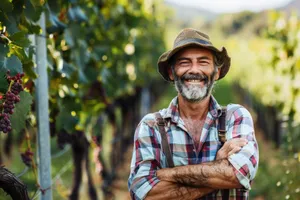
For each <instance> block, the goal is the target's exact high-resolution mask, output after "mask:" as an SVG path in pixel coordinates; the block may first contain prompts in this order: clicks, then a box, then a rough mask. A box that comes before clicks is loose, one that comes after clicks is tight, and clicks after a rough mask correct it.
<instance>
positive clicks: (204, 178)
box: [173, 160, 232, 187]
mask: <svg viewBox="0 0 300 200" xmlns="http://www.w3.org/2000/svg"><path fill="white" fill-rule="evenodd" d="M205 165H206V166H207V165H208V166H210V170H209V171H208V170H207V167H206V166H202V167H199V165H198V166H197V165H195V166H193V167H190V168H188V169H186V171H184V172H182V170H176V169H175V170H176V171H175V174H174V176H173V177H174V179H175V180H176V182H177V183H179V184H182V185H185V186H192V187H196V186H197V187H199V186H209V178H211V174H218V176H219V177H223V179H224V180H230V178H231V177H232V173H229V172H228V166H229V163H228V161H227V160H217V161H214V162H210V163H205ZM205 168H206V170H205Z"/></svg>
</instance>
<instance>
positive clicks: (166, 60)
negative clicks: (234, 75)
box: [157, 42, 230, 82]
mask: <svg viewBox="0 0 300 200" xmlns="http://www.w3.org/2000/svg"><path fill="white" fill-rule="evenodd" d="M189 46H198V47H200V48H206V49H209V50H211V51H212V52H213V53H214V54H215V55H216V57H217V59H219V61H220V63H223V65H222V67H221V72H220V76H219V78H218V80H220V79H222V78H223V77H224V76H225V75H226V74H227V72H228V71H229V68H230V57H229V56H228V54H227V50H226V48H225V47H222V49H221V50H219V49H217V48H216V47H214V46H212V45H211V44H201V43H199V42H189V43H185V44H183V45H180V46H177V47H176V48H174V49H172V50H170V51H167V52H165V53H163V54H162V55H161V56H160V57H159V59H158V62H157V65H158V71H159V73H160V74H161V75H162V77H163V78H164V79H165V80H166V81H169V82H172V80H171V79H170V77H169V73H168V68H169V67H170V58H171V57H172V56H173V55H175V54H176V53H177V52H179V51H180V50H182V49H183V48H186V47H189Z"/></svg>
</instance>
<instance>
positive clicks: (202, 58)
mask: <svg viewBox="0 0 300 200" xmlns="http://www.w3.org/2000/svg"><path fill="white" fill-rule="evenodd" d="M190 59H191V58H188V57H181V58H178V59H176V61H181V60H190ZM197 60H212V59H211V58H209V57H208V56H201V57H197Z"/></svg>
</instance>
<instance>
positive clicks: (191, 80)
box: [187, 79, 200, 83]
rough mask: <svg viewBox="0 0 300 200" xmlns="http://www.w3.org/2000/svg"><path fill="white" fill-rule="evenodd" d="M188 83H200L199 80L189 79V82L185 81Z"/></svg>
mask: <svg viewBox="0 0 300 200" xmlns="http://www.w3.org/2000/svg"><path fill="white" fill-rule="evenodd" d="M187 81H188V82H194V83H196V82H200V80H198V79H197V80H195V79H190V80H187Z"/></svg>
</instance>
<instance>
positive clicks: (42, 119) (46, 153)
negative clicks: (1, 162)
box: [35, 13, 52, 200]
mask: <svg viewBox="0 0 300 200" xmlns="http://www.w3.org/2000/svg"><path fill="white" fill-rule="evenodd" d="M39 25H40V27H41V29H42V35H38V36H36V37H35V40H36V64H37V69H36V72H37V74H38V78H37V79H36V108H37V109H36V114H37V122H38V169H39V183H40V187H41V189H42V193H41V195H40V199H41V200H52V188H51V152H50V130H49V102H48V100H49V97H48V74H47V47H46V23H45V13H42V15H41V17H40V20H39Z"/></svg>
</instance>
